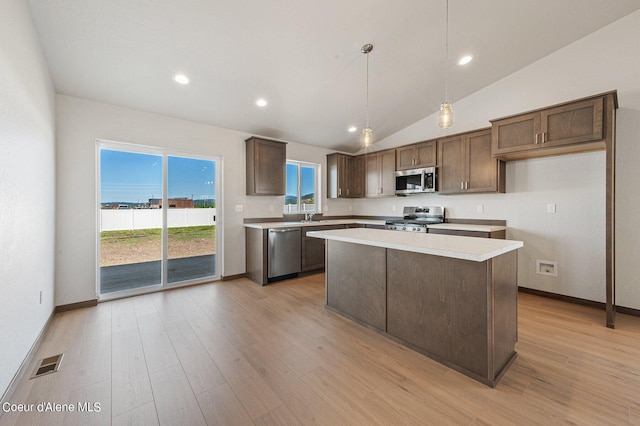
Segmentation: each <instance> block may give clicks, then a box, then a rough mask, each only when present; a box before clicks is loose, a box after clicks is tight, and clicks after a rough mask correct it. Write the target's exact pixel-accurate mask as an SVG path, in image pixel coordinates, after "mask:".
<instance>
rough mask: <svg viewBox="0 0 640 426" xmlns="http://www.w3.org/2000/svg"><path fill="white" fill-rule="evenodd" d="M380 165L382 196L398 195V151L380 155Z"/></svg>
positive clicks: (384, 152)
mask: <svg viewBox="0 0 640 426" xmlns="http://www.w3.org/2000/svg"><path fill="white" fill-rule="evenodd" d="M378 160H379V161H378V164H379V165H380V186H381V190H382V191H381V194H380V195H381V196H383V197H392V196H394V195H396V175H395V171H396V151H395V150H393V149H390V150H388V151H382V152H379V153H378Z"/></svg>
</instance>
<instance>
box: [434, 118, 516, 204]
mask: <svg viewBox="0 0 640 426" xmlns="http://www.w3.org/2000/svg"><path fill="white" fill-rule="evenodd" d="M505 171H506V169H505V163H504V162H503V161H501V160H498V159H496V158H495V157H493V156H492V154H491V129H483V130H479V131H476V132H470V133H462V134H459V135H454V136H451V137H448V138H445V139H440V140H438V182H439V185H440V189H439V192H440V193H441V194H460V193H467V192H505V185H504V181H505Z"/></svg>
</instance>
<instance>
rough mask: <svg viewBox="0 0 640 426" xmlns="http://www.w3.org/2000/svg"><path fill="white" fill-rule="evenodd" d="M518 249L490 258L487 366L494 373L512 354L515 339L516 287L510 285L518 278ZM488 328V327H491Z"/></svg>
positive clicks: (516, 324)
mask: <svg viewBox="0 0 640 426" xmlns="http://www.w3.org/2000/svg"><path fill="white" fill-rule="evenodd" d="M517 265H518V253H517V252H515V251H513V252H509V253H505V254H503V255H501V256H498V257H495V258H493V260H492V262H491V280H490V281H491V282H492V284H493V285H492V290H493V292H492V293H490V295H492V296H493V302H492V303H493V306H494V309H493V311H492V315H493V318H492V324H493V328H492V331H493V334H492V335H490V336H489V337H490V338H491V340H490V343H491V345H492V346H493V358H492V359H491V363H490V364H489V367H490V368H492V369H493V370H492V371H491V372H490V373H492V375H493V376H496V375H497V374H499V373H500V372H503V371H504V370H505V368H506V367H507V366H508V363H509V361H510V360H511V358H512V356H513V348H514V346H515V344H516V342H517V341H518V303H517V300H518V287H517V286H515V285H513V283H515V282H516V281H517V278H518V267H517ZM490 330H491V329H490Z"/></svg>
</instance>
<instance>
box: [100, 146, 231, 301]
mask: <svg viewBox="0 0 640 426" xmlns="http://www.w3.org/2000/svg"><path fill="white" fill-rule="evenodd" d="M98 151H99V170H100V173H99V197H100V200H99V209H98V211H99V218H98V222H99V227H100V229H99V243H98V244H99V276H98V280H99V293H100V295H101V297H105V296H106V297H111V296H113V295H114V294H117V295H124V294H136V293H140V292H145V291H149V290H153V289H154V288H155V289H160V288H162V287H166V286H169V285H178V284H181V283H193V282H198V281H206V280H210V279H213V278H215V277H216V276H217V273H216V265H217V259H216V256H217V249H216V248H217V244H216V224H217V219H218V215H217V214H216V208H217V206H216V186H217V181H218V174H217V167H216V165H217V164H216V163H217V162H216V159H215V158H207V157H200V158H195V157H194V156H178V155H169V154H168V153H166V152H163V151H162V150H157V149H156V150H154V149H151V148H141V147H138V146H129V145H124V144H122V145H121V144H114V143H101V144H100V145H99V150H98Z"/></svg>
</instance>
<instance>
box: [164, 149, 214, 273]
mask: <svg viewBox="0 0 640 426" xmlns="http://www.w3.org/2000/svg"><path fill="white" fill-rule="evenodd" d="M215 176H216V163H215V162H214V161H211V160H204V159H197V158H187V157H174V156H169V157H168V174H167V179H168V198H167V201H168V204H169V208H168V209H167V231H168V232H167V253H168V256H167V258H168V262H167V283H176V282H180V281H186V280H192V279H197V278H203V277H209V276H214V275H215V255H216V197H215Z"/></svg>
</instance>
